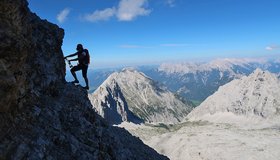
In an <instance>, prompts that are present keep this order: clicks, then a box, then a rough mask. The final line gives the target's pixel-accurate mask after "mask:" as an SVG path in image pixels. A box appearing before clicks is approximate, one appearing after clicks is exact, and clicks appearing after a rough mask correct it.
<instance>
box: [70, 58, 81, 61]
mask: <svg viewBox="0 0 280 160" xmlns="http://www.w3.org/2000/svg"><path fill="white" fill-rule="evenodd" d="M77 60H79V58H75V59H70V60H69V61H77Z"/></svg>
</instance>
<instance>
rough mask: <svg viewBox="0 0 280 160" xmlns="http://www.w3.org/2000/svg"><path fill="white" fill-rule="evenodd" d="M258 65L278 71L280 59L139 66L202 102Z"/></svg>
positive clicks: (161, 80)
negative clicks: (151, 66) (152, 66)
mask: <svg viewBox="0 0 280 160" xmlns="http://www.w3.org/2000/svg"><path fill="white" fill-rule="evenodd" d="M256 68H261V69H263V70H268V71H270V72H272V73H277V74H278V77H279V75H280V74H279V72H280V60H279V59H276V60H266V59H217V60H214V61H210V62H205V63H189V62H187V63H165V64H162V65H160V66H159V67H158V68H147V67H146V68H143V69H142V68H139V70H141V71H142V72H144V73H145V74H146V75H148V76H149V77H151V78H152V79H153V80H155V81H158V82H160V83H163V84H164V85H166V86H167V88H168V89H169V90H171V91H172V92H177V93H178V94H179V95H181V96H183V97H185V98H188V99H191V100H194V101H195V102H198V103H200V102H202V101H203V100H205V99H206V98H207V97H208V96H210V95H212V94H213V93H214V92H215V91H217V89H218V88H219V87H220V86H222V85H224V84H226V83H228V82H230V81H232V80H233V79H236V78H240V77H242V76H244V75H249V74H250V73H252V72H253V71H254V70H255V69H256Z"/></svg>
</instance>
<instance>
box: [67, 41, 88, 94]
mask: <svg viewBox="0 0 280 160" xmlns="http://www.w3.org/2000/svg"><path fill="white" fill-rule="evenodd" d="M76 50H77V52H76V53H74V54H70V55H68V56H65V57H64V59H66V58H68V57H74V56H78V58H75V59H71V60H69V62H70V61H78V62H79V63H78V65H76V66H74V67H73V68H71V70H70V71H71V73H72V75H73V77H74V79H75V80H74V81H72V82H71V83H74V84H75V83H79V80H78V79H77V75H76V73H75V72H76V71H79V70H82V73H83V77H84V79H85V82H86V86H85V87H83V88H85V89H87V90H88V89H89V84H88V83H89V82H88V78H87V70H88V65H89V63H90V57H89V52H88V50H87V49H84V48H83V45H82V44H78V45H77V48H76Z"/></svg>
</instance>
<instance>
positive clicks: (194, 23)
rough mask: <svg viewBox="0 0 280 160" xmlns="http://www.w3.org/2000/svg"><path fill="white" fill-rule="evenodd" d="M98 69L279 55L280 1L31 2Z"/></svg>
mask: <svg viewBox="0 0 280 160" xmlns="http://www.w3.org/2000/svg"><path fill="white" fill-rule="evenodd" d="M28 2H29V7H30V9H31V11H33V12H35V13H36V14H37V15H39V16H40V17H41V18H42V19H47V20H48V21H50V22H52V23H56V24H57V25H59V26H60V27H61V28H64V30H65V37H64V42H63V46H62V49H63V52H64V54H65V55H68V54H70V53H73V52H75V48H76V44H77V43H82V44H83V45H84V47H85V48H88V49H89V51H90V53H91V58H92V60H91V62H92V63H91V65H92V67H95V68H99V67H114V66H119V65H135V64H136V65H140V64H155V63H160V62H165V61H182V60H194V59H209V58H220V57H257V56H267V55H279V54H278V53H279V51H280V21H279V16H280V9H279V8H280V1H279V0H79V1H78V0H59V1H58V0H40V1H38V0H29V1H28Z"/></svg>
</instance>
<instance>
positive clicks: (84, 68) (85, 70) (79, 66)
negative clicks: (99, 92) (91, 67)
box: [71, 64, 88, 78]
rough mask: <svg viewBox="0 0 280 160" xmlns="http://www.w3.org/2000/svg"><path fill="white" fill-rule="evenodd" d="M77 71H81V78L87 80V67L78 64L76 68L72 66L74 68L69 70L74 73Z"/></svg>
mask: <svg viewBox="0 0 280 160" xmlns="http://www.w3.org/2000/svg"><path fill="white" fill-rule="evenodd" d="M79 70H82V73H83V77H84V78H87V70H88V66H87V65H81V64H78V65H77V66H74V67H73V68H72V69H71V72H76V71H79Z"/></svg>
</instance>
